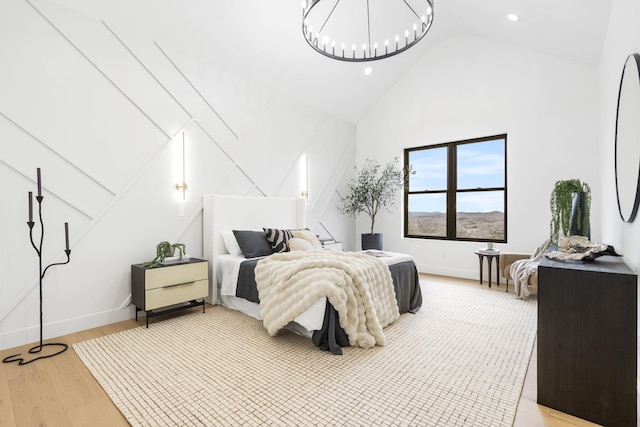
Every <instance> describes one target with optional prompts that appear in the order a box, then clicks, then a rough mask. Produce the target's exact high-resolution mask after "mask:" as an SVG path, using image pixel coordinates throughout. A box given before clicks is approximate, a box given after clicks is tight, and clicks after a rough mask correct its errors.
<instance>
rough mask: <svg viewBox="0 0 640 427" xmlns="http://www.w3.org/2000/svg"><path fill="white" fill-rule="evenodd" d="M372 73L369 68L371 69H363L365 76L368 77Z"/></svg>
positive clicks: (371, 69)
mask: <svg viewBox="0 0 640 427" xmlns="http://www.w3.org/2000/svg"><path fill="white" fill-rule="evenodd" d="M372 72H373V68H371V67H367V68H365V69H364V75H365V76H368V75H369V74H371V73H372Z"/></svg>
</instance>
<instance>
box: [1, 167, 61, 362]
mask: <svg viewBox="0 0 640 427" xmlns="http://www.w3.org/2000/svg"><path fill="white" fill-rule="evenodd" d="M37 174H38V195H37V196H36V201H37V202H38V216H39V218H40V242H39V244H38V245H36V243H35V242H34V240H33V227H34V225H35V222H34V221H33V192H31V191H29V221H27V225H28V226H29V238H30V239H31V246H33V249H35V251H36V253H37V254H38V259H39V267H40V271H39V278H40V344H39V345H36V346H34V347H32V348H30V349H29V354H37V355H38V356H37V357H35V358H33V359H29V360H25V359H24V358H23V357H22V353H18V354H14V355H12V356H7V357H5V358H4V359H3V360H2V363H12V362H18V365H26V364H28V363H31V362H35V361H36V360H40V359H46V358H48V357H53V356H57V355H58V354H60V353H63V352H65V351H66V350H67V348H68V346H67V344H63V343H46V344H43V343H42V279H43V278H44V275H45V274H46V273H47V270H48V269H49V268H50V267H53V266H54V265H64V264H68V263H69V261H71V258H70V255H71V250H70V249H69V223H68V222H65V223H64V235H65V241H66V249H65V251H64V252H65V253H66V254H67V260H66V261H65V262H57V263H53V264H49V265H48V266H47V267H45V269H44V270H43V269H42V243H43V242H44V221H43V220H42V200H43V199H44V196H43V195H42V181H41V178H40V168H38V169H37ZM43 347H59V349H57V351H55V352H54V353H51V354H47V355H39V354H40V352H41V351H42V349H43Z"/></svg>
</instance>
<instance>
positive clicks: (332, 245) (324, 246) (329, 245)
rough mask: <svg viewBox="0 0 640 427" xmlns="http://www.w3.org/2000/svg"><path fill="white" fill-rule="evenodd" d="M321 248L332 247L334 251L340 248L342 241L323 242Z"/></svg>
mask: <svg viewBox="0 0 640 427" xmlns="http://www.w3.org/2000/svg"><path fill="white" fill-rule="evenodd" d="M322 249H332V250H334V251H341V250H342V242H331V243H323V244H322Z"/></svg>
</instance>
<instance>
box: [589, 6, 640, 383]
mask: <svg viewBox="0 0 640 427" xmlns="http://www.w3.org/2000/svg"><path fill="white" fill-rule="evenodd" d="M638 22H640V3H638V2H637V1H636V0H614V2H613V6H612V8H611V16H610V17H609V27H608V31H607V39H606V42H605V46H604V50H603V53H602V60H601V62H600V69H599V80H598V81H599V84H600V86H599V95H600V103H599V106H600V111H599V124H600V132H599V138H598V139H599V141H598V143H599V154H600V161H599V168H600V170H601V173H602V175H601V182H602V184H601V185H602V188H603V193H604V203H603V209H602V217H603V221H602V224H603V227H602V236H603V241H605V242H607V243H610V244H613V245H614V247H615V248H616V250H617V251H618V252H619V253H621V254H623V255H624V261H625V263H626V264H627V265H628V266H629V267H631V269H633V271H635V272H636V273H638V269H639V268H640V218H638V217H636V220H635V221H634V222H633V223H631V224H628V223H624V222H622V220H621V219H620V215H619V213H618V207H617V202H616V187H615V171H614V159H615V156H614V147H615V126H616V124H615V120H616V108H617V101H618V90H619V86H620V77H621V74H622V68H623V66H624V63H625V61H626V59H627V56H628V55H629V54H631V53H640V28H639V27H638ZM629 178H631V177H629ZM639 326H640V322H639ZM639 330H640V329H639ZM638 342H640V337H639V339H638ZM638 360H639V361H640V352H639V355H638ZM639 372H640V369H639ZM639 388H640V386H639Z"/></svg>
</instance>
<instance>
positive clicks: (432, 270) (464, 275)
mask: <svg viewBox="0 0 640 427" xmlns="http://www.w3.org/2000/svg"><path fill="white" fill-rule="evenodd" d="M416 268H417V269H418V271H419V272H420V273H426V274H435V275H437V276H448V277H458V278H460V279H471V280H478V279H479V276H478V271H477V270H466V269H461V268H448V267H438V266H436V265H428V264H416ZM494 274H495V272H492V277H494V278H495V276H493V275H494Z"/></svg>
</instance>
